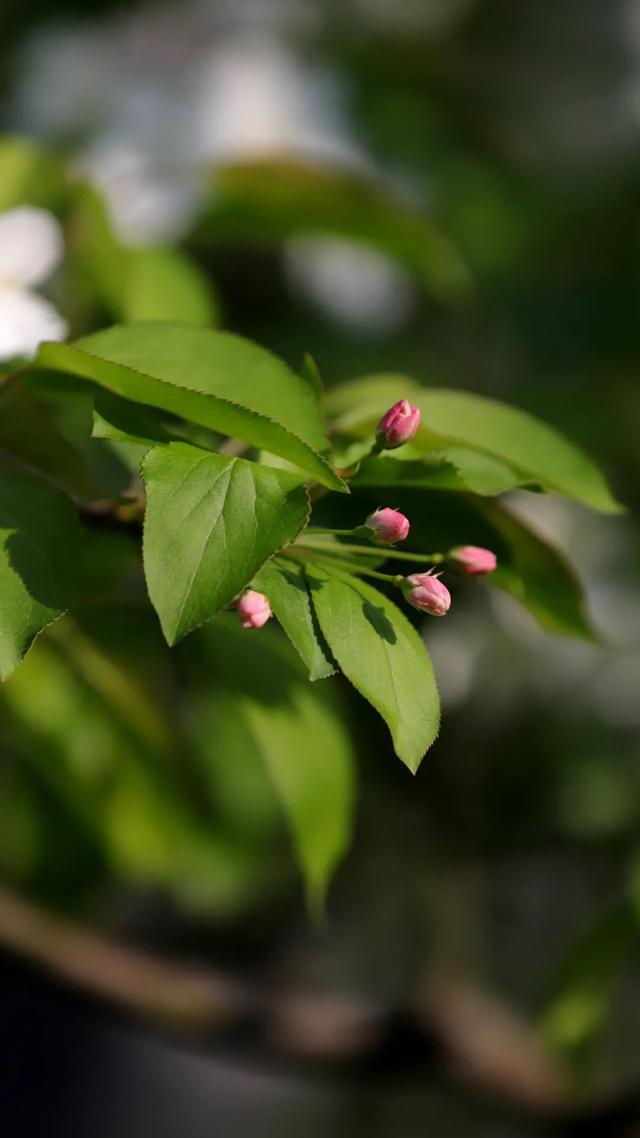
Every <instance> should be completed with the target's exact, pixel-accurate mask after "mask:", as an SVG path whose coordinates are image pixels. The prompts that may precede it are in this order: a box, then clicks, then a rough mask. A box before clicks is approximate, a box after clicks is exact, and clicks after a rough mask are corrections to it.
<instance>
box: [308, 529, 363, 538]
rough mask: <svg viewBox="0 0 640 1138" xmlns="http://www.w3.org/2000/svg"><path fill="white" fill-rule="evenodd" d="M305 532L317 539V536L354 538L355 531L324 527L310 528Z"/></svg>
mask: <svg viewBox="0 0 640 1138" xmlns="http://www.w3.org/2000/svg"><path fill="white" fill-rule="evenodd" d="M305 532H306V533H308V534H309V536H310V537H315V536H316V534H317V535H318V536H319V537H320V536H322V537H324V536H330V535H334V534H337V535H338V536H339V537H352V536H353V532H354V531H353V530H352V529H325V528H324V526H310V527H309V529H308V530H305Z"/></svg>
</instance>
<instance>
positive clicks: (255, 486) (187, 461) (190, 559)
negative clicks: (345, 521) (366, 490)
mask: <svg viewBox="0 0 640 1138" xmlns="http://www.w3.org/2000/svg"><path fill="white" fill-rule="evenodd" d="M142 474H143V477H144V480H145V485H146V488H147V509H146V515H145V526H144V541H143V551H144V566H145V575H146V578H147V587H148V589H149V596H150V598H151V603H152V604H153V606H154V608H155V609H156V612H157V613H158V616H159V617H160V623H161V625H162V630H163V632H164V635H165V637H166V639H167V641H168V642H169V644H175V643H176V641H177V640H180V639H181V638H182V637H183V636H186V634H187V633H188V632H191V630H192V629H194V628H196V627H197V626H198V625H200V624H203V623H204V621H207V620H211V619H212V618H213V617H214V616H215V615H216V614H217V613H218V612H220V610H221V609H223V608H224V607H225V606H226V605H228V604H230V602H231V601H233V599H234V598H235V597H237V596H238V594H239V593H240V592H241V591H242V589H243V588H244V587H245V586H246V585H248V584H249V582H250V581H251V580H252V578H253V577H254V576H255V574H256V573H257V571H258V569H259V568H260V567H261V565H263V563H264V562H265V561H266V559H267V558H268V557H270V556H271V555H272V554H273V553H275V552H277V551H278V550H279V549H281V548H282V547H283V546H284V545H286V544H287V543H288V542H290V541H293V539H294V538H295V537H296V536H297V534H298V533H299V532H300V530H301V529H302V528H303V526H304V525H305V523H306V521H307V516H308V509H309V507H308V501H307V495H306V492H305V489H304V486H303V485H302V484H301V483H300V481H299V479H297V478H296V477H295V476H294V475H292V474H288V473H287V472H286V471H281V470H275V469H273V468H271V467H267V466H258V465H257V464H256V463H254V462H246V461H245V460H244V459H238V458H228V457H226V456H224V455H220V454H211V453H208V452H207V451H203V450H199V449H198V448H196V447H192V446H189V445H188V444H186V443H171V444H170V445H169V446H166V447H165V446H163V447H156V448H154V449H153V450H151V451H149V453H148V454H147V455H146V457H145V460H144V464H143V467H142Z"/></svg>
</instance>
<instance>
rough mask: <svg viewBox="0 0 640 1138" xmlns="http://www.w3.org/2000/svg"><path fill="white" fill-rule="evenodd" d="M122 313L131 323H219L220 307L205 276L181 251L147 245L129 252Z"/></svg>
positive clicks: (122, 294) (123, 317) (123, 287)
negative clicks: (174, 321) (163, 321)
mask: <svg viewBox="0 0 640 1138" xmlns="http://www.w3.org/2000/svg"><path fill="white" fill-rule="evenodd" d="M123 267H124V268H125V269H126V272H125V277H124V280H123V283H122V289H121V298H122V299H121V304H120V312H119V313H116V315H119V316H121V317H122V319H123V320H126V321H127V322H133V321H136V320H184V321H186V322H187V323H189V324H205V325H207V324H208V325H212V324H215V323H216V322H217V305H216V302H215V298H214V295H213V290H212V288H211V286H210V284H209V281H208V280H207V277H206V276H205V274H204V273H203V272H202V271H201V269H199V268H198V266H197V265H195V264H194V263H193V262H192V261H190V260H189V258H188V257H186V256H185V254H184V253H181V252H180V251H179V250H178V249H170V248H166V247H162V246H147V247H145V248H140V249H128V250H127V251H126V265H125V266H123Z"/></svg>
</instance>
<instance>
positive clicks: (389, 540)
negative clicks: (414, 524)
mask: <svg viewBox="0 0 640 1138" xmlns="http://www.w3.org/2000/svg"><path fill="white" fill-rule="evenodd" d="M364 528H365V529H367V530H369V533H368V535H367V536H368V537H369V539H370V541H376V542H379V543H380V544H382V545H394V544H395V542H396V541H405V540H406V538H407V537H408V536H409V519H408V518H405V516H404V514H401V513H400V511H399V510H392V509H391V508H390V507H389V506H385V507H384V509H382V510H374V512H373V513H372V514H369V517H368V518H367V520H366V523H365V526H364Z"/></svg>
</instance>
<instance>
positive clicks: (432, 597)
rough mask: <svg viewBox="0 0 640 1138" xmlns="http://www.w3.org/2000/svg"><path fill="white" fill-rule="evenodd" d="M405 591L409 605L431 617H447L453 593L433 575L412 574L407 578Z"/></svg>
mask: <svg viewBox="0 0 640 1138" xmlns="http://www.w3.org/2000/svg"><path fill="white" fill-rule="evenodd" d="M402 587H403V591H404V595H405V597H406V599H407V600H408V602H409V604H411V605H413V606H414V608H417V609H421V610H422V612H428V613H430V615H431V616H446V614H447V613H448V611H449V608H450V606H451V593H450V592H449V590H448V588H447V586H446V585H443V583H442V581H441V580H440V579H439V578H438V577H436V576H434V574H433V573H412V574H411V576H410V577H405V580H404V583H403V586H402Z"/></svg>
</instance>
